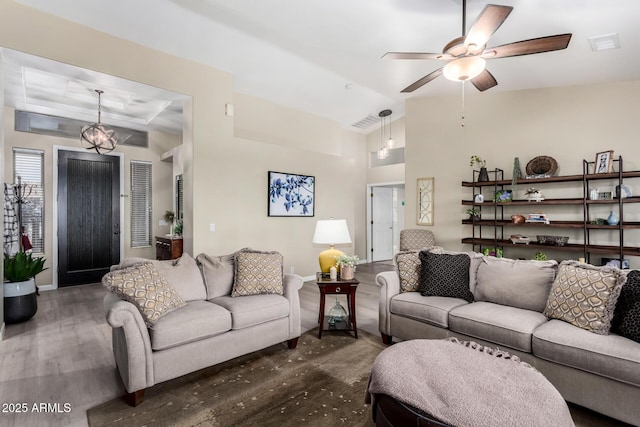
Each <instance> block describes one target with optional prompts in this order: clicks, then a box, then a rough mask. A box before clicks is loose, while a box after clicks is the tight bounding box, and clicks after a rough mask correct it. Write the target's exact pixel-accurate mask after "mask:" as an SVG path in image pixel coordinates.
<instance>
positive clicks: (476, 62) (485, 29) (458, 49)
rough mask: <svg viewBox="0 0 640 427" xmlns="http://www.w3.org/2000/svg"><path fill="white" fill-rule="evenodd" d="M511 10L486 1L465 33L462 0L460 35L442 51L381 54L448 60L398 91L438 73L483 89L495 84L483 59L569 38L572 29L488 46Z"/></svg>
mask: <svg viewBox="0 0 640 427" xmlns="http://www.w3.org/2000/svg"><path fill="white" fill-rule="evenodd" d="M512 10H513V7H511V6H501V5H495V4H488V5H486V6H485V7H484V9H482V12H480V15H479V16H478V18H477V19H476V20H475V22H474V23H473V25H471V28H470V29H469V32H468V33H467V32H466V19H467V1H466V0H462V37H457V38H455V39H453V40H451V41H450V42H449V43H447V44H446V45H445V47H444V49H442V53H420V52H387V53H385V54H384V55H383V56H382V57H383V58H389V59H435V60H438V61H446V62H447V64H446V65H445V66H444V67H442V68H439V69H437V70H435V71H433V72H431V73H429V74H427V75H426V76H424V77H422V78H421V79H419V80H418V81H416V82H415V83H412V84H410V85H409V86H407V87H406V88H404V89H403V90H402V91H401V92H403V93H408V92H413V91H414V90H416V89H419V88H421V87H422V86H424V85H425V84H427V83H429V82H430V81H432V80H434V79H435V78H437V77H439V76H440V75H441V74H444V75H445V77H446V78H447V79H449V80H453V81H456V80H460V81H465V80H470V81H471V83H473V85H474V86H475V87H476V88H477V89H478V90H479V91H481V92H482V91H485V90H487V89H490V88H492V87H494V86H496V85H497V84H498V82H497V81H496V79H495V77H493V75H492V74H491V73H490V72H489V71H488V70H487V69H486V68H485V65H486V61H485V60H486V59H494V58H508V57H510V56H520V55H531V54H534V53H543V52H550V51H554V50H561V49H565V48H566V47H567V46H568V45H569V41H570V40H571V33H567V34H558V35H555V36H546V37H539V38H535V39H530V40H521V41H518V42H513V43H508V44H504V45H501V46H496V47H492V48H487V42H488V41H489V38H490V37H491V36H492V35H493V33H495V32H496V30H497V29H498V28H500V26H501V25H502V23H503V22H504V21H505V20H506V19H507V17H508V16H509V14H510V13H511V11H512Z"/></svg>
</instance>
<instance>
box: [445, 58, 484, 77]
mask: <svg viewBox="0 0 640 427" xmlns="http://www.w3.org/2000/svg"><path fill="white" fill-rule="evenodd" d="M486 65H487V61H485V60H484V58H481V57H479V56H463V57H462V58H457V59H454V60H453V61H451V62H449V63H448V64H447V65H445V66H444V69H443V70H442V72H443V74H444V76H445V77H446V78H447V79H448V80H451V81H454V82H457V81H465V80H469V79H472V78H474V77H477V76H478V75H479V74H480V73H482V72H483V71H484V69H485V67H486Z"/></svg>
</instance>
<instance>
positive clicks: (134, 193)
mask: <svg viewBox="0 0 640 427" xmlns="http://www.w3.org/2000/svg"><path fill="white" fill-rule="evenodd" d="M151 206H152V205H151V162H142V161H136V160H132V161H131V247H132V248H139V247H145V246H151V228H152V227H151V224H152V223H151V210H152V209H151Z"/></svg>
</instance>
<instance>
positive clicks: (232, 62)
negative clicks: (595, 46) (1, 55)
mask: <svg viewBox="0 0 640 427" xmlns="http://www.w3.org/2000/svg"><path fill="white" fill-rule="evenodd" d="M17 1H19V2H20V3H23V4H25V5H28V6H31V7H35V8H38V9H42V10H43V11H45V12H48V13H51V14H54V15H58V16H60V17H62V18H65V19H68V20H71V21H75V22H78V23H81V24H83V25H88V26H90V27H93V28H95V29H97V30H99V31H103V32H106V33H110V34H113V35H114V36H117V37H121V38H124V39H128V40H130V41H133V42H136V43H139V44H142V45H145V46H148V47H151V48H154V49H157V50H160V51H164V52H167V53H170V54H173V55H177V56H181V57H185V58H188V59H191V60H195V61H198V62H201V63H204V64H208V65H210V66H212V67H215V68H218V69H222V70H225V71H228V72H230V73H232V75H233V77H234V88H235V90H236V91H238V92H241V93H247V94H251V95H255V96H258V97H261V98H265V99H268V100H271V101H273V102H276V103H279V104H282V105H286V106H290V107H293V108H297V109H300V110H303V111H307V112H311V113H314V114H317V115H320V116H323V117H328V118H331V119H333V120H336V121H337V122H339V123H341V124H342V125H343V126H344V127H345V128H349V129H353V130H356V129H355V128H353V127H352V124H354V123H356V122H358V121H359V120H360V119H362V118H364V117H366V116H367V115H373V116H377V113H378V111H380V110H382V109H386V108H391V109H393V110H394V116H395V117H397V115H401V114H403V112H404V101H405V100H406V99H407V98H409V97H416V96H436V95H443V94H450V93H459V91H460V83H456V82H451V81H448V80H446V79H444V78H439V79H437V80H435V81H433V82H430V83H429V84H427V85H425V86H424V87H422V88H420V89H419V90H417V91H415V92H413V93H411V94H401V93H400V91H401V90H402V89H403V88H405V87H406V86H407V85H409V84H410V83H412V82H414V81H415V80H417V79H419V78H420V77H422V76H424V75H426V74H428V73H430V72H431V71H433V70H435V69H437V68H439V67H440V66H441V65H442V64H441V63H438V62H437V61H428V60H409V61H407V60H404V61H403V60H388V59H381V56H382V55H383V54H384V53H385V52H388V51H417V52H440V51H441V50H442V47H443V46H444V45H445V44H447V43H448V42H449V41H451V40H452V39H454V38H456V37H458V36H460V35H461V32H462V28H461V21H462V12H461V10H462V6H461V4H462V0H376V1H371V0H304V1H301V0H261V1H256V0H110V1H108V2H107V1H103V0H83V1H82V2H78V1H77V0H56V1H53V2H52V1H50V0H17ZM486 3H487V2H486V1H485V0H468V1H467V27H469V26H470V25H471V24H472V23H473V21H474V19H475V17H476V16H478V15H479V14H480V11H481V10H482V8H483V7H484V6H485V5H486ZM499 3H500V4H503V5H509V6H513V7H514V10H513V12H512V13H511V15H510V16H509V17H508V19H507V20H506V21H505V23H504V24H503V25H502V26H501V27H500V28H499V29H498V31H497V32H496V33H495V34H494V35H493V37H492V38H491V41H490V43H489V44H490V45H491V46H495V45H502V44H505V43H510V42H513V41H518V40H524V39H530V38H535V37H540V36H545V35H551V34H560V33H573V38H572V40H571V43H570V44H569V47H568V48H567V49H566V50H561V51H557V52H549V53H543V54H538V55H529V56H520V57H514V58H499V59H494V60H491V61H489V62H488V68H489V69H490V71H491V72H492V74H493V75H494V76H495V78H496V79H497V81H498V86H496V87H494V88H492V89H490V91H505V90H520V89H531V88H541V87H555V86H566V85H579V84H591V83H601V82H609V81H625V80H637V79H639V78H640V26H639V25H637V22H638V19H639V18H640V1H638V0H608V1H602V0H562V1H558V0H500V1H499ZM96 17H98V19H96ZM610 34H616V35H617V37H618V39H619V42H620V48H617V49H612V50H603V51H593V50H592V48H591V45H590V43H589V38H590V37H597V36H603V35H610ZM45 77H47V76H45ZM48 77H51V76H48ZM468 90H469V92H471V91H475V89H473V88H472V87H471V86H470V85H469V88H468ZM486 93H488V92H486ZM158 95H159V94H158ZM474 95H475V94H474ZM477 96H482V94H478V95H477ZM164 98H166V96H165V97H164ZM148 101H149V103H150V105H151V104H153V105H154V106H155V107H157V106H158V105H159V104H154V102H159V103H162V102H163V97H162V96H159V97H158V99H157V100H153V102H152V100H151V99H149V100H148ZM164 101H167V99H164ZM147 114H148V113H147ZM365 131H366V130H365Z"/></svg>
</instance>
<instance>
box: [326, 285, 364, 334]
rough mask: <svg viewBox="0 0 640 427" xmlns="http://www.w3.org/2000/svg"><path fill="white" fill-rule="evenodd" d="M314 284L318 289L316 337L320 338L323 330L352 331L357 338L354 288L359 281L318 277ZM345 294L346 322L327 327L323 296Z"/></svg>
mask: <svg viewBox="0 0 640 427" xmlns="http://www.w3.org/2000/svg"><path fill="white" fill-rule="evenodd" d="M316 284H317V285H318V288H319V289H320V313H319V315H318V323H319V324H320V325H319V327H318V338H322V332H323V331H353V334H354V336H355V337H356V338H358V326H357V323H356V289H357V288H358V284H360V282H359V281H358V280H356V279H355V278H354V279H353V280H329V279H318V280H316ZM339 294H342V295H346V296H347V311H348V313H347V314H348V316H347V320H346V322H344V323H342V322H341V324H338V325H335V326H331V327H329V319H325V318H324V317H325V316H324V309H325V304H324V303H325V297H326V296H327V295H339Z"/></svg>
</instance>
